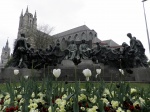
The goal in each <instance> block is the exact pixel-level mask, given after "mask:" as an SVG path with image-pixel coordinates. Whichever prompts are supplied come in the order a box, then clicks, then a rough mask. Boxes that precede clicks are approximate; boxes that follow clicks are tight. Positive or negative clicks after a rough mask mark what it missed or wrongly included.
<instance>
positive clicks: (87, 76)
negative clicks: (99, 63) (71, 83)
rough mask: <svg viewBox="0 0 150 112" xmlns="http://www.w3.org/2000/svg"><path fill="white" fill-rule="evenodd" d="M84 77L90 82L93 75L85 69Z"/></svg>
mask: <svg viewBox="0 0 150 112" xmlns="http://www.w3.org/2000/svg"><path fill="white" fill-rule="evenodd" d="M82 73H83V74H84V76H85V77H86V80H87V81H89V77H90V76H91V75H92V73H91V70H89V69H84V70H83V72H82Z"/></svg>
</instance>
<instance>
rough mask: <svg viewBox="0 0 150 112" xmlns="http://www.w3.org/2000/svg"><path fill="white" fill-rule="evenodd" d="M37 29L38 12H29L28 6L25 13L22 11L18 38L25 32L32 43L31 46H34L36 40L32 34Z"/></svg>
mask: <svg viewBox="0 0 150 112" xmlns="http://www.w3.org/2000/svg"><path fill="white" fill-rule="evenodd" d="M36 30H37V16H36V12H35V14H34V16H33V14H31V13H29V11H28V7H27V9H26V12H25V14H23V11H22V12H21V15H20V21H19V27H18V36H17V38H20V37H21V36H20V34H22V33H24V34H25V36H26V38H27V41H28V42H29V43H30V44H31V46H34V41H33V37H32V36H31V33H33V32H35V31H36Z"/></svg>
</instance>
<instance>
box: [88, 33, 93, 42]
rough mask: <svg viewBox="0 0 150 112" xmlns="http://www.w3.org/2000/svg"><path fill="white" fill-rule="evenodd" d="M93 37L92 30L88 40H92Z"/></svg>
mask: <svg viewBox="0 0 150 112" xmlns="http://www.w3.org/2000/svg"><path fill="white" fill-rule="evenodd" d="M92 39H93V34H92V32H90V33H89V40H92Z"/></svg>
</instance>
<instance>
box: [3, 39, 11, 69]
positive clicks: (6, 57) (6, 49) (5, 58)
mask: <svg viewBox="0 0 150 112" xmlns="http://www.w3.org/2000/svg"><path fill="white" fill-rule="evenodd" d="M9 58H10V48H9V45H8V40H7V42H6V45H5V47H3V49H2V54H1V66H3V67H4V66H5V65H6V63H7V62H8V60H9Z"/></svg>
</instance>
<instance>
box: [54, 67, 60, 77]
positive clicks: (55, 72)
mask: <svg viewBox="0 0 150 112" xmlns="http://www.w3.org/2000/svg"><path fill="white" fill-rule="evenodd" d="M60 74H61V70H60V69H53V75H54V76H55V77H56V78H58V77H59V76H60Z"/></svg>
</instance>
